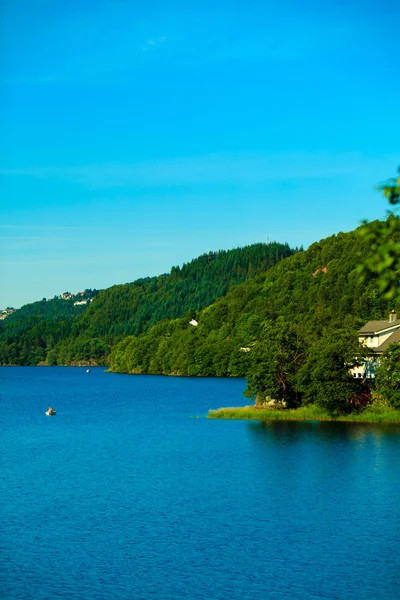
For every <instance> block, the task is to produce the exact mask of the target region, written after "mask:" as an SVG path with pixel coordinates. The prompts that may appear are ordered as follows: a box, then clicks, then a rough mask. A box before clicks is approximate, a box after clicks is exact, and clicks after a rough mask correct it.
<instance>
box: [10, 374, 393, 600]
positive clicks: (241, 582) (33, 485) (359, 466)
mask: <svg viewBox="0 0 400 600" xmlns="http://www.w3.org/2000/svg"><path fill="white" fill-rule="evenodd" d="M0 386H1V387H0V390H1V413H0V414H1V417H0V418H1V433H2V443H1V461H2V469H1V489H0V491H1V506H0V514H1V532H0V543H1V554H0V560H1V569H0V596H1V597H2V598H6V599H9V600H14V599H21V600H22V599H23V600H29V599H32V600H52V599H60V598H62V599H64V598H65V599H68V600H78V599H79V600H82V599H91V600H92V599H93V600H96V599H99V600H100V599H117V600H119V599H120V600H128V599H129V600H131V599H136V600H150V599H151V600H180V599H185V600H186V599H194V600H197V599H199V600H200V599H201V600H220V599H221V600H227V599H233V600H236V599H244V600H247V599H249V600H250V599H252V600H259V599H260V600H261V599H262V600H264V599H286V598H291V599H293V598H308V599H314V598H315V599H316V598H323V599H329V598H332V599H338V598H339V599H344V598H351V599H361V598H363V599H364V598H365V599H375V598H376V599H380V598H382V599H392V598H393V599H394V598H396V599H398V598H399V597H400V588H399V567H400V559H399V550H400V469H399V467H400V452H399V451H400V427H399V426H395V425H393V426H389V425H386V426H379V425H363V424H344V423H321V424H319V423H314V422H313V423H295V422H280V423H270V424H262V423H258V422H246V421H217V420H209V419H205V418H204V417H205V415H206V414H207V411H208V409H209V408H217V407H219V406H229V405H236V406H239V405H241V404H245V399H244V398H243V396H242V392H243V390H244V388H245V382H244V381H243V380H235V379H197V378H196V379H189V378H173V377H155V376H129V375H113V374H109V373H105V372H104V371H103V369H101V368H92V369H91V372H90V373H89V374H87V373H86V372H85V369H84V368H62V367H57V368H40V367H32V368H31V367H24V368H8V367H4V368H1V369H0ZM49 405H51V406H53V407H54V408H55V409H56V410H57V415H56V416H55V417H46V416H45V411H46V410H47V408H48V406H49ZM198 417H199V418H198Z"/></svg>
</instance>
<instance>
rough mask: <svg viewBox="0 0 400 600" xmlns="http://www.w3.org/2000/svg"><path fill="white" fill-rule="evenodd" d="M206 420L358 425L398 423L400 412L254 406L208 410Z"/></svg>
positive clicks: (383, 408)
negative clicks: (337, 412)
mask: <svg viewBox="0 0 400 600" xmlns="http://www.w3.org/2000/svg"><path fill="white" fill-rule="evenodd" d="M207 418H208V419H239V420H257V421H346V422H358V423H400V410H395V409H393V408H391V407H390V406H382V405H381V404H380V403H379V402H377V403H374V404H371V405H370V406H368V407H367V408H365V409H364V410H363V411H361V412H352V413H350V414H336V415H335V414H332V413H331V412H329V411H327V410H324V409H323V408H321V407H319V406H317V405H315V404H310V405H308V406H302V407H300V408H295V409H273V408H257V407H255V406H244V407H236V408H235V407H227V408H218V409H216V410H210V411H209V413H208V415H207Z"/></svg>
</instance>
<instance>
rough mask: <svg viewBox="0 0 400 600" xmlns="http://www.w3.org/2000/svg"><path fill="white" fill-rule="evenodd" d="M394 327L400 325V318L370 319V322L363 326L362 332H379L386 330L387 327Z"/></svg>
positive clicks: (366, 333)
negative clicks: (392, 319)
mask: <svg viewBox="0 0 400 600" xmlns="http://www.w3.org/2000/svg"><path fill="white" fill-rule="evenodd" d="M392 327H400V319H396V320H395V321H368V323H366V324H365V325H364V326H363V327H361V329H360V334H361V335H368V334H369V335H371V333H373V334H377V333H378V332H380V331H385V329H392Z"/></svg>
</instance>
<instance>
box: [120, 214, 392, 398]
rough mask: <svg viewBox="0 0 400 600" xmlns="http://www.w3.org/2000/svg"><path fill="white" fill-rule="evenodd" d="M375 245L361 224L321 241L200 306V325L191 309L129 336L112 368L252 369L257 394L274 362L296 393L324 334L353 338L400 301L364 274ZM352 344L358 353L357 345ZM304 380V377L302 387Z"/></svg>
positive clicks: (240, 372) (234, 372)
mask: <svg viewBox="0 0 400 600" xmlns="http://www.w3.org/2000/svg"><path fill="white" fill-rule="evenodd" d="M372 226H373V224H372ZM368 249H369V241H368V239H367V238H366V237H365V236H362V235H359V231H358V230H356V231H353V232H350V233H339V234H338V235H334V236H331V237H329V238H327V239H325V240H322V241H320V242H318V243H315V244H313V245H312V246H311V247H310V248H309V249H308V250H307V251H304V252H300V253H297V254H294V255H293V256H290V257H289V258H287V259H285V260H284V261H281V262H280V263H279V264H277V265H276V266H275V267H273V268H271V269H270V270H269V271H267V272H266V273H265V274H261V275H258V276H257V277H255V278H254V279H252V280H250V281H247V282H245V283H243V284H241V285H239V286H236V287H234V288H232V289H231V290H230V291H229V292H228V293H227V294H226V296H225V297H223V298H221V299H219V300H217V301H216V302H215V303H214V304H212V305H210V306H208V307H207V308H205V309H204V310H202V311H200V312H199V313H198V314H197V316H196V318H197V320H198V326H197V327H195V326H192V325H190V324H189V320H190V319H189V317H186V318H181V319H177V320H174V321H164V322H161V323H159V324H158V325H156V326H155V327H153V328H151V329H150V330H149V331H148V332H147V333H144V334H142V335H139V336H138V337H128V338H126V339H124V340H123V341H121V342H120V343H119V344H117V345H116V346H115V347H114V348H113V350H112V355H111V368H112V370H113V371H116V372H131V373H160V374H177V375H203V376H208V375H209V376H213V375H217V376H223V375H225V376H226V375H230V376H245V377H247V378H248V379H249V388H248V393H249V395H251V394H256V393H260V392H263V390H264V391H265V390H266V389H267V388H268V385H267V383H266V379H268V377H269V376H270V375H269V374H268V373H270V371H271V369H275V371H274V374H273V375H271V377H275V379H276V380H279V377H280V375H279V373H277V369H278V367H279V368H281V369H282V377H281V379H282V386H283V387H285V386H287V390H286V391H287V394H288V395H290V393H289V392H290V390H289V387H288V386H290V385H292V386H293V380H294V378H295V377H297V373H298V371H299V369H300V368H301V367H302V366H303V365H304V364H305V362H306V360H307V357H309V356H310V355H312V352H313V351H314V350H315V347H316V344H317V342H319V340H321V339H322V340H324V339H326V340H344V339H345V338H346V340H347V342H346V343H348V344H349V343H350V342H349V340H350V338H351V339H352V340H353V341H354V339H355V340H356V336H354V335H353V334H354V333H355V332H356V331H357V329H358V328H359V327H360V325H362V324H363V323H364V322H365V321H366V320H369V319H375V318H383V317H385V316H387V313H388V312H389V310H390V309H392V308H397V309H399V308H400V303H399V299H397V301H393V300H391V301H389V300H385V299H384V298H383V296H382V295H379V294H378V293H377V291H376V289H375V287H374V284H373V282H372V281H371V280H369V281H368V282H367V281H365V282H363V281H361V280H360V277H359V274H358V265H359V263H360V260H361V257H363V256H365V255H366V254H367V253H368ZM352 343H353V342H352ZM346 347H347V348H350V346H349V345H347V346H346ZM350 350H351V352H353V353H354V348H350ZM271 365H272V367H271ZM274 365H275V366H274ZM300 388H301V385H300V383H299V386H298V388H296V389H300ZM268 389H270V388H268ZM278 392H279V390H277V391H275V393H276V394H278ZM296 393H297V392H296ZM295 395H296V394H294V396H295Z"/></svg>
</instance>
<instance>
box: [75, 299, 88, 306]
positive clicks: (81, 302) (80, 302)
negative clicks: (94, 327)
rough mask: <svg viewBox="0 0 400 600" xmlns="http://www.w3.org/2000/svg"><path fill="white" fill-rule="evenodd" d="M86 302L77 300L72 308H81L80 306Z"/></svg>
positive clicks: (86, 301)
mask: <svg viewBox="0 0 400 600" xmlns="http://www.w3.org/2000/svg"><path fill="white" fill-rule="evenodd" d="M87 303H88V300H77V301H76V302H74V306H81V304H87Z"/></svg>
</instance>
